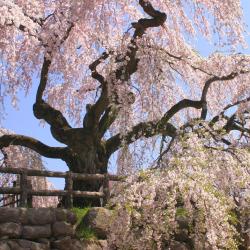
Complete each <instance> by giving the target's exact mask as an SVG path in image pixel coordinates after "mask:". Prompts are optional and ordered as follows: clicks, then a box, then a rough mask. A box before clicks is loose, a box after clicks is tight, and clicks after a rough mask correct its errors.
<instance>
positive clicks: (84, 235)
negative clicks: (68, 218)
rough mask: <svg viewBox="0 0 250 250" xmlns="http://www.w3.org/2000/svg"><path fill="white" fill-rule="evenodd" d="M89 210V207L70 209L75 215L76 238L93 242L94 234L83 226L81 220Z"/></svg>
mask: <svg viewBox="0 0 250 250" xmlns="http://www.w3.org/2000/svg"><path fill="white" fill-rule="evenodd" d="M89 210H90V207H84V208H77V207H74V208H72V211H73V212H74V213H75V214H76V217H77V222H76V237H77V238H79V239H86V240H95V239H97V237H96V235H95V232H94V231H93V230H92V229H91V228H89V227H87V226H85V225H83V223H81V222H82V220H83V218H84V217H85V215H86V214H87V213H88V211H89Z"/></svg>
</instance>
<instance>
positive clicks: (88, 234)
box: [76, 224, 97, 240]
mask: <svg viewBox="0 0 250 250" xmlns="http://www.w3.org/2000/svg"><path fill="white" fill-rule="evenodd" d="M76 237H77V238H79V239H85V240H97V236H96V234H95V232H94V231H93V229H91V228H89V227H87V226H84V225H83V224H80V226H79V227H78V228H77V231H76Z"/></svg>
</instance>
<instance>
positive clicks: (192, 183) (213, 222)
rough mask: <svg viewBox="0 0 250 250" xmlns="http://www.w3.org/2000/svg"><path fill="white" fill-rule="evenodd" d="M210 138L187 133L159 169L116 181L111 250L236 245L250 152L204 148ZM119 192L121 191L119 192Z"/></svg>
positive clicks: (249, 184) (246, 199)
mask: <svg viewBox="0 0 250 250" xmlns="http://www.w3.org/2000/svg"><path fill="white" fill-rule="evenodd" d="M209 140H211V138H207V137H206V136H205V134H204V136H203V138H200V137H199V136H198V135H197V134H196V133H187V134H185V136H184V137H180V138H179V139H178V140H176V142H175V145H173V147H172V150H171V152H170V153H169V155H168V157H167V158H165V159H164V161H163V163H162V166H161V167H162V168H160V169H150V170H146V171H141V172H139V173H137V174H136V175H135V176H130V177H128V178H127V180H126V182H125V183H123V184H119V186H118V187H117V190H116V192H115V195H114V197H113V199H112V201H111V204H110V205H111V206H115V213H114V214H115V215H114V216H115V218H114V220H113V224H112V226H111V230H110V235H109V239H108V241H109V245H110V248H111V249H117V248H118V249H172V248H171V247H172V246H173V245H174V244H175V243H176V242H179V243H181V244H183V245H187V246H189V247H190V248H191V249H238V246H239V245H240V244H244V242H242V241H241V238H240V232H238V231H237V228H239V226H242V228H244V225H243V224H244V223H245V222H244V220H245V218H246V217H247V212H246V211H247V207H249V205H250V175H249V167H250V152H249V150H248V149H246V148H244V147H242V148H239V147H238V148H227V149H226V148H219V147H218V148H215V147H208V146H207V143H208V141H209ZM118 190H119V191H118Z"/></svg>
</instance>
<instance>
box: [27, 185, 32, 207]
mask: <svg viewBox="0 0 250 250" xmlns="http://www.w3.org/2000/svg"><path fill="white" fill-rule="evenodd" d="M27 189H28V190H32V182H31V180H27ZM32 200H33V197H32V194H28V195H27V206H28V207H32Z"/></svg>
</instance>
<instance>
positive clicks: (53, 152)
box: [0, 135, 67, 159]
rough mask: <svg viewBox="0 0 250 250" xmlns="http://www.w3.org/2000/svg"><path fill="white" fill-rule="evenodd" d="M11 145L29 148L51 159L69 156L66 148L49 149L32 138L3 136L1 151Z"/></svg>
mask: <svg viewBox="0 0 250 250" xmlns="http://www.w3.org/2000/svg"><path fill="white" fill-rule="evenodd" d="M11 145H15V146H23V147H27V148H29V149H32V150H34V151H36V152H37V153H38V154H40V155H42V156H44V157H49V158H59V159H64V158H65V157H66V154H67V148H66V147H49V146H47V145H45V144H44V143H42V142H40V141H39V140H36V139H34V138H32V137H28V136H24V135H3V136H1V137H0V149H2V148H4V147H8V146H11Z"/></svg>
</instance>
